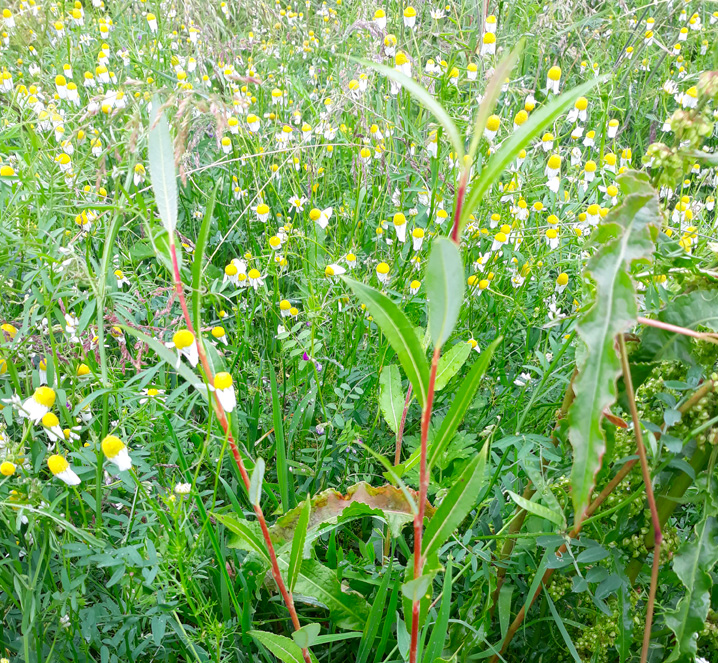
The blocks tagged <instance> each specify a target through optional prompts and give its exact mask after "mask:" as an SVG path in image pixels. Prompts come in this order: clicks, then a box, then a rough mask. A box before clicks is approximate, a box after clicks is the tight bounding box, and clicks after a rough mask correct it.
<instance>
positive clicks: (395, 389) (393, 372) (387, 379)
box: [379, 364, 404, 435]
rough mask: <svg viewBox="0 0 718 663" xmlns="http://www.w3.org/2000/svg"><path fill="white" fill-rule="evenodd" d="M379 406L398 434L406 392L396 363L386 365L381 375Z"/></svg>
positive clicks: (392, 428)
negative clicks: (403, 390)
mask: <svg viewBox="0 0 718 663" xmlns="http://www.w3.org/2000/svg"><path fill="white" fill-rule="evenodd" d="M379 406H380V407H381V413H382V414H383V415H384V419H385V420H386V423H387V425H388V426H389V428H391V430H392V431H393V433H394V434H395V435H396V434H397V432H398V431H399V426H400V425H401V416H402V414H403V412H404V393H403V392H402V389H401V374H400V373H399V367H398V366H396V365H394V364H389V365H388V366H384V368H382V370H381V375H380V376H379Z"/></svg>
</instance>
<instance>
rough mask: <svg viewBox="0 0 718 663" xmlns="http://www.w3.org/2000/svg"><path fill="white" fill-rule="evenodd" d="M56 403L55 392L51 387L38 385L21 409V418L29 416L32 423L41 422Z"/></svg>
mask: <svg viewBox="0 0 718 663" xmlns="http://www.w3.org/2000/svg"><path fill="white" fill-rule="evenodd" d="M54 404H55V392H54V390H52V389H50V387H38V388H37V389H35V393H34V394H33V395H32V396H31V397H30V398H28V399H27V400H26V401H25V402H24V403H23V404H22V406H21V408H20V411H19V416H20V418H24V417H27V418H28V419H29V420H30V421H32V423H34V424H37V423H39V422H40V421H41V420H42V418H43V417H44V416H45V415H46V414H47V413H48V412H49V411H50V408H51V407H52V406H53V405H54Z"/></svg>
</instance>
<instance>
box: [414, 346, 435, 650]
mask: <svg viewBox="0 0 718 663" xmlns="http://www.w3.org/2000/svg"><path fill="white" fill-rule="evenodd" d="M440 355H441V346H438V347H436V348H434V356H433V357H432V359H431V373H430V374H429V388H428V391H427V394H426V404H425V406H424V411H423V412H422V413H421V464H420V470H419V508H418V511H417V514H416V516H414V579H415V580H416V578H419V577H421V572H422V570H423V569H424V555H423V554H422V551H421V541H422V535H423V533H424V511H425V507H426V494H427V493H428V491H429V473H428V472H427V468H426V455H427V453H426V452H427V446H428V440H429V422H430V421H431V408H432V406H433V404H434V384H435V383H436V369H437V367H438V365H439V356H440ZM411 613H412V619H411V648H410V649H409V663H416V656H417V648H418V644H419V617H420V613H421V601H420V600H416V601H414V602H413V604H412V610H411Z"/></svg>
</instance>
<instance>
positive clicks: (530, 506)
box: [506, 490, 566, 528]
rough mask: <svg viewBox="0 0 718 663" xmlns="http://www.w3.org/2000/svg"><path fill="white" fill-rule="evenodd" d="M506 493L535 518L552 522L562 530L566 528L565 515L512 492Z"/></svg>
mask: <svg viewBox="0 0 718 663" xmlns="http://www.w3.org/2000/svg"><path fill="white" fill-rule="evenodd" d="M506 492H507V493H508V494H509V496H510V497H511V499H512V500H513V501H514V502H516V504H518V505H519V506H520V507H521V508H522V509H523V510H524V511H528V512H529V513H532V514H533V515H534V516H538V517H539V518H545V519H546V520H548V521H550V522H552V523H553V524H554V525H558V526H559V527H561V528H565V527H566V518H564V515H563V514H562V513H557V512H556V511H554V510H553V509H549V508H548V507H547V506H544V505H543V504H537V503H536V502H532V501H531V500H527V499H526V498H525V497H521V495H517V494H516V493H515V492H513V491H512V490H507V491H506Z"/></svg>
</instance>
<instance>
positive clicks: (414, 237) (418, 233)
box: [411, 228, 424, 251]
mask: <svg viewBox="0 0 718 663" xmlns="http://www.w3.org/2000/svg"><path fill="white" fill-rule="evenodd" d="M411 241H412V248H413V249H414V251H420V250H421V245H422V244H423V243H424V229H423V228H414V229H413V230H412V231H411Z"/></svg>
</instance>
